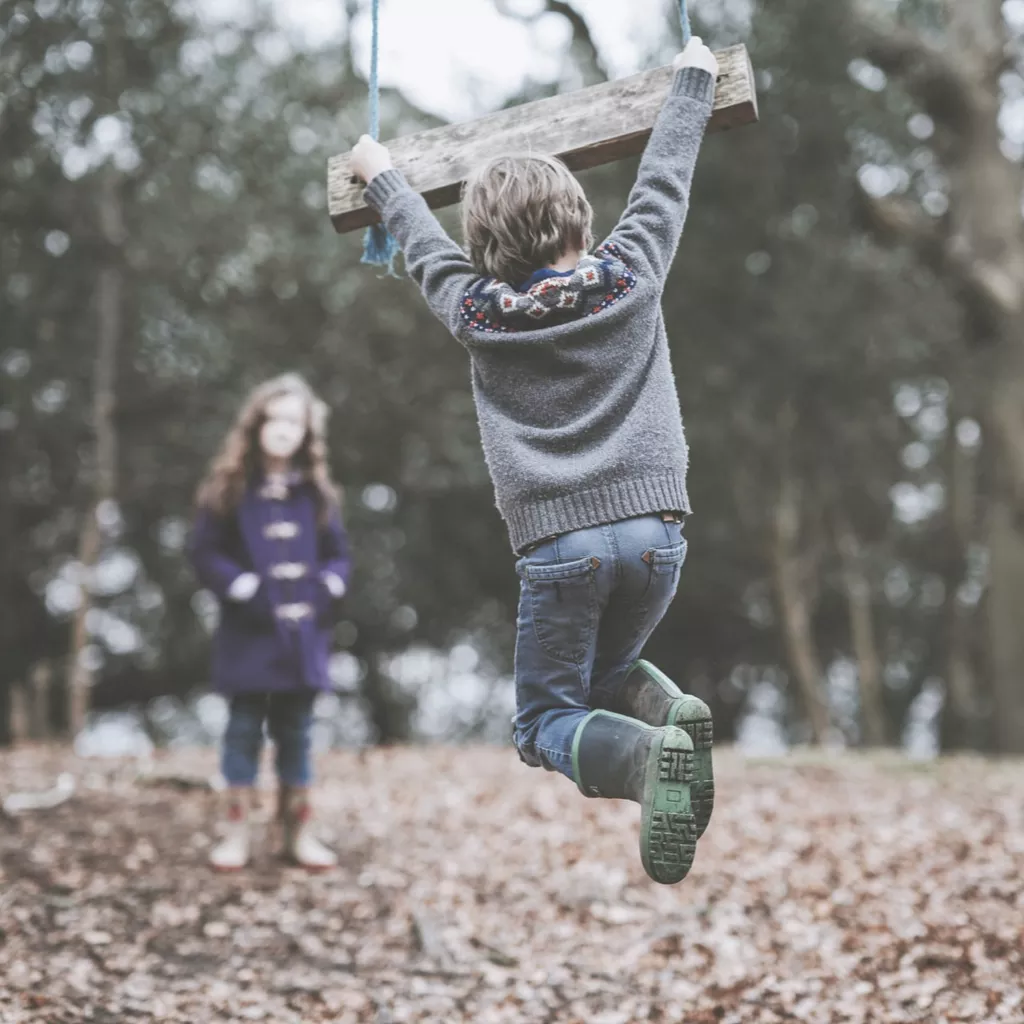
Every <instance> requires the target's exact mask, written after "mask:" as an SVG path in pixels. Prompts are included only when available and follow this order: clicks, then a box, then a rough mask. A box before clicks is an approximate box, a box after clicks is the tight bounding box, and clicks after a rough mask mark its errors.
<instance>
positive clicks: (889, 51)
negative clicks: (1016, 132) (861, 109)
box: [858, 4, 977, 132]
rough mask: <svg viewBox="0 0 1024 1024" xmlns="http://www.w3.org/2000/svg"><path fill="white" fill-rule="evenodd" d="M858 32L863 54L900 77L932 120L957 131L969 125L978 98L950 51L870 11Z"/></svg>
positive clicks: (864, 15) (891, 73)
mask: <svg viewBox="0 0 1024 1024" xmlns="http://www.w3.org/2000/svg"><path fill="white" fill-rule="evenodd" d="M861 9H862V11H863V4H862V5H861ZM858 31H859V33H860V35H861V38H862V40H863V44H864V53H865V56H866V57H867V58H868V59H869V60H870V61H871V62H872V63H873V64H875V65H877V66H878V67H880V68H881V69H882V70H883V71H885V72H886V73H887V74H889V75H894V76H897V77H899V78H900V79H901V80H902V81H903V82H904V83H905V84H906V86H907V88H908V89H909V90H910V91H911V92H912V93H913V94H914V95H915V96H916V97H917V98H918V100H920V102H921V104H922V106H923V107H924V109H925V110H926V111H927V112H928V114H929V115H930V116H931V117H932V118H933V119H934V120H935V121H937V122H939V123H941V124H942V125H944V126H945V127H947V128H951V129H953V130H954V131H958V132H959V131H963V130H964V129H965V128H966V127H967V126H968V125H969V124H970V121H971V118H972V115H973V113H974V112H975V110H976V107H977V99H976V97H975V95H974V90H973V87H972V84H971V81H970V80H969V79H968V78H967V77H966V76H965V75H964V74H963V71H962V69H961V68H960V67H959V66H958V65H957V64H956V63H955V62H954V61H953V59H952V58H951V56H950V55H949V53H947V52H946V51H945V50H940V49H939V48H938V47H936V46H933V45H932V44H931V43H929V42H927V41H926V40H925V39H924V38H923V37H922V36H920V35H918V33H916V32H914V31H913V30H912V29H909V28H906V27H904V26H902V25H897V24H895V23H892V22H886V21H882V20H880V19H879V18H878V17H877V16H874V15H870V14H863V13H862V17H861V18H860V20H859V22H858Z"/></svg>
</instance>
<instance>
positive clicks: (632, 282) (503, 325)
mask: <svg viewBox="0 0 1024 1024" xmlns="http://www.w3.org/2000/svg"><path fill="white" fill-rule="evenodd" d="M635 286H636V275H635V274H634V273H633V271H632V270H631V269H630V268H629V267H628V266H627V265H626V263H625V262H624V261H623V259H622V252H621V250H620V249H619V248H618V246H616V245H615V244H614V243H611V242H606V243H605V244H604V245H602V246H601V247H600V248H599V249H597V250H596V251H595V252H594V254H593V255H588V256H584V257H583V259H581V260H580V262H579V264H578V265H577V267H576V270H575V271H574V272H573V273H572V274H571V275H570V276H568V277H549V278H546V279H544V280H543V281H538V282H537V283H536V284H535V285H533V286H532V287H530V288H529V289H527V290H526V291H525V292H520V291H518V290H516V289H515V288H513V287H512V286H511V285H509V284H505V283H504V282H503V281H498V280H495V279H494V278H492V277H487V278H483V279H482V280H480V281H477V282H476V283H475V284H474V285H473V286H472V287H471V288H470V289H469V291H468V292H467V293H466V297H465V299H464V300H463V303H462V318H463V321H464V322H465V323H466V325H467V326H468V327H470V328H472V329H473V330H474V331H481V332H483V333H486V334H498V333H508V332H512V331H529V330H532V329H534V328H537V327H553V326H555V325H557V324H565V323H570V322H571V321H573V320H580V319H582V318H583V317H587V316H593V315H594V314H595V313H600V312H601V310H603V309H607V308H608V307H609V306H612V305H614V304H615V303H616V302H618V301H619V300H620V299H621V298H623V297H624V296H626V295H628V294H629V293H630V292H631V291H632V290H633V288H634V287H635Z"/></svg>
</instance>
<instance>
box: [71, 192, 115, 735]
mask: <svg viewBox="0 0 1024 1024" xmlns="http://www.w3.org/2000/svg"><path fill="white" fill-rule="evenodd" d="M99 224H100V232H101V236H102V238H103V241H104V242H105V243H106V245H105V248H106V251H107V258H106V259H105V261H104V264H103V266H101V267H100V271H99V279H98V282H97V294H96V361H95V364H94V371H93V431H94V435H95V467H94V480H93V494H92V501H91V504H90V507H89V511H88V513H87V514H86V517H85V521H84V522H83V524H82V532H81V534H80V535H79V542H78V563H79V566H80V571H81V573H82V580H81V585H80V593H81V601H80V603H79V606H78V609H77V610H76V611H75V616H74V620H73V622H72V627H71V653H70V657H69V665H68V677H67V729H68V731H69V732H70V734H71V735H72V736H75V735H77V734H78V733H79V732H80V731H81V729H82V727H83V726H84V724H85V717H86V714H87V712H88V708H89V690H90V688H91V686H92V683H93V679H92V671H91V669H90V667H89V665H88V663H87V661H86V659H85V656H84V655H85V649H86V647H87V645H88V642H89V629H88V618H89V611H90V609H91V607H92V574H93V570H94V569H95V567H96V563H97V562H98V561H99V557H100V553H101V548H102V544H103V529H102V524H101V522H100V515H101V512H102V508H103V505H104V503H105V502H109V501H112V500H113V498H114V495H115V493H116V487H117V428H116V425H115V423H114V407H115V401H116V377H117V356H118V348H119V346H120V341H121V321H122V313H123V303H124V275H123V271H122V269H121V264H120V254H119V247H120V245H121V244H122V243H123V241H124V224H123V215H122V208H121V198H120V195H119V193H118V180H117V178H116V177H115V176H114V175H113V174H108V175H107V176H106V178H105V180H104V183H103V188H102V190H101V195H100V208H99Z"/></svg>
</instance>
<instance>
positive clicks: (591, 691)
mask: <svg viewBox="0 0 1024 1024" xmlns="http://www.w3.org/2000/svg"><path fill="white" fill-rule="evenodd" d="M685 558H686V540H685V539H684V537H683V533H682V526H681V525H679V524H678V523H671V522H665V521H664V519H663V517H662V516H658V515H652V516H643V517H640V518H637V519H624V520H622V521H620V522H617V523H611V524H609V525H607V526H596V527H593V528H592V529H588V530H578V531H576V532H574V533H567V534H563V535H562V536H560V537H556V538H554V539H552V540H549V541H544V542H542V543H541V544H539V545H537V546H536V547H534V548H532V549H531V550H530V551H529V552H528V553H527V555H526V556H525V557H523V558H522V559H520V561H519V562H518V564H517V565H516V571H517V572H518V574H519V577H520V580H521V593H520V602H519V624H518V625H519V633H518V638H517V640H516V665H515V673H516V707H517V713H516V727H515V741H516V746H517V747H518V749H519V753H520V756H521V757H522V759H523V760H524V761H525V762H526V763H527V764H529V765H533V766H535V767H544V768H547V769H548V770H549V771H551V770H554V771H559V772H561V773H562V774H563V775H567V776H569V778H572V741H573V737H574V736H575V734H576V730H577V728H578V727H579V725H580V723H581V722H582V721H583V719H584V718H585V717H586V716H587V715H588V714H589V713H590V712H591V711H593V710H594V709H597V708H607V707H608V706H609V705H610V703H611V700H612V698H613V696H614V695H615V693H616V691H617V690H618V688H619V687H620V686H621V685H622V683H623V681H624V680H625V678H626V674H627V672H628V671H629V668H630V666H631V665H632V664H633V663H634V662H635V661H636V659H637V658H638V657H639V656H640V652H641V650H642V649H643V646H644V644H645V643H646V642H647V639H648V638H649V637H650V635H651V633H653V632H654V628H655V626H657V625H658V623H659V622H660V621H661V619H662V617H663V616H664V614H665V612H666V611H667V610H668V607H669V605H670V604H671V603H672V598H673V597H675V593H676V589H677V587H678V586H679V573H680V569H681V568H682V565H683V561H684V560H685Z"/></svg>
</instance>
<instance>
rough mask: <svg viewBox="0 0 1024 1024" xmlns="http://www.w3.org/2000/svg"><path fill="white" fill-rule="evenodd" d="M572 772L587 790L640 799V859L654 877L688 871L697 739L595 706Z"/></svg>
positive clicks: (577, 744)
mask: <svg viewBox="0 0 1024 1024" xmlns="http://www.w3.org/2000/svg"><path fill="white" fill-rule="evenodd" d="M572 773H573V778H574V779H575V781H576V785H577V786H579V789H580V792H581V793H582V794H583V795H584V796H590V797H606V798H608V799H612V800H632V801H633V802H634V803H638V804H639V805H640V808H641V817H640V859H641V861H643V865H644V870H645V871H646V872H647V874H648V875H650V876H651V878H653V879H654V881H656V882H661V883H662V884H663V885H672V884H674V883H675V882H681V881H682V880H683V879H684V878H685V877H686V875H687V872H688V871H689V870H690V866H691V865H692V864H693V855H694V852H695V850H696V845H697V836H696V831H695V825H694V820H693V811H692V809H691V807H690V780H691V778H692V776H693V742H692V741H691V739H690V737H689V736H688V735H687V734H686V733H685V732H684V731H683V730H682V729H677V728H676V727H675V726H671V725H669V726H662V727H660V728H654V727H653V726H649V725H645V724H644V723H643V722H638V721H636V720H635V719H633V718H627V717H625V716H624V715H616V714H614V713H613V712H611V711H592V712H591V713H590V714H589V715H587V717H586V718H585V719H584V720H583V723H582V724H581V725H580V727H579V728H578V729H577V730H576V736H575V738H574V739H573V745H572Z"/></svg>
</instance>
